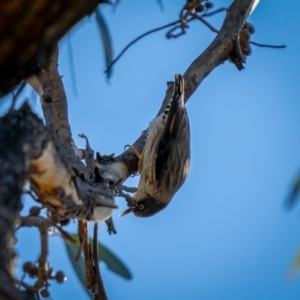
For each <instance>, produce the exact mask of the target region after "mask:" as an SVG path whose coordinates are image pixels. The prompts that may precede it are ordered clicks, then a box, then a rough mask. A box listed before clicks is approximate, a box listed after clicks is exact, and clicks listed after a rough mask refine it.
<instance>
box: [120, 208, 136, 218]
mask: <svg viewBox="0 0 300 300" xmlns="http://www.w3.org/2000/svg"><path fill="white" fill-rule="evenodd" d="M131 212H133V208H132V207H130V208H128V209H126V210H124V211H123V212H122V213H120V214H119V217H123V216H125V215H127V214H129V213H131Z"/></svg>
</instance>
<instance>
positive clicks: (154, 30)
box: [104, 20, 180, 73]
mask: <svg viewBox="0 0 300 300" xmlns="http://www.w3.org/2000/svg"><path fill="white" fill-rule="evenodd" d="M179 23H180V21H179V20H177V21H174V22H172V23H169V24H167V25H164V26H161V27H157V28H154V29H152V30H149V31H147V32H145V33H143V34H142V35H140V36H138V37H137V38H135V39H134V40H133V41H131V42H130V43H129V44H128V45H127V46H126V47H125V48H124V49H123V50H122V51H121V53H120V54H119V55H118V56H117V57H116V58H115V59H114V60H113V61H112V62H111V64H110V65H109V67H108V68H107V69H106V70H105V71H104V72H105V73H108V72H109V70H110V69H111V68H112V66H113V65H114V64H115V63H116V62H117V61H118V60H119V59H120V58H121V57H122V56H123V54H124V53H125V52H126V51H127V50H128V49H129V48H130V47H131V46H132V45H133V44H135V43H136V42H137V41H139V40H140V39H142V38H143V37H145V36H147V35H149V34H151V33H154V32H157V31H160V30H162V29H165V28H168V27H171V26H174V25H177V24H179Z"/></svg>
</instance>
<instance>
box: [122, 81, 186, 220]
mask: <svg viewBox="0 0 300 300" xmlns="http://www.w3.org/2000/svg"><path fill="white" fill-rule="evenodd" d="M130 149H131V150H132V151H133V152H134V153H135V155H136V156H137V157H138V158H139V171H140V181H139V185H138V189H137V192H136V193H135V194H134V196H133V201H130V202H128V206H129V208H128V209H127V210H125V211H124V212H123V213H121V214H120V216H124V215H126V214H128V213H130V212H133V213H134V214H135V215H136V216H138V217H150V216H153V215H154V214H156V213H158V212H159V211H161V210H162V209H164V208H165V207H166V206H167V205H168V204H169V203H170V201H171V200H172V198H173V196H174V195H175V193H176V192H177V191H178V190H179V189H180V187H181V186H182V184H183V183H184V181H185V179H186V177H187V175H188V172H189V167H190V127H189V119H188V115H187V110H186V108H185V106H184V78H183V76H182V75H175V83H174V89H173V95H172V98H171V100H170V101H169V103H168V105H167V106H166V108H165V110H164V112H163V113H161V114H160V115H159V116H157V117H156V118H155V119H154V120H153V121H152V122H151V124H150V126H149V128H148V130H147V140H146V143H145V146H144V148H143V151H142V153H139V152H138V151H137V150H136V149H135V148H134V147H133V146H130Z"/></svg>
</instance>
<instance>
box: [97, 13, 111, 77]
mask: <svg viewBox="0 0 300 300" xmlns="http://www.w3.org/2000/svg"><path fill="white" fill-rule="evenodd" d="M96 21H97V24H98V28H99V31H100V34H101V37H102V43H103V48H104V54H105V63H106V70H107V71H106V73H107V79H109V78H110V76H111V73H112V68H110V65H111V62H112V58H113V53H112V52H113V51H112V42H111V38H110V34H109V31H108V27H107V25H106V22H105V20H104V17H103V15H102V14H101V11H100V9H99V8H98V9H97V10H96Z"/></svg>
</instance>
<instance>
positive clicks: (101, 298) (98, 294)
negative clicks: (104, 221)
mask: <svg viewBox="0 0 300 300" xmlns="http://www.w3.org/2000/svg"><path fill="white" fill-rule="evenodd" d="M93 262H94V268H95V276H96V285H97V291H95V297H94V299H95V300H107V299H108V298H107V294H106V291H105V288H104V285H103V281H102V277H101V273H100V267H99V257H98V222H95V223H94V235H93Z"/></svg>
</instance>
